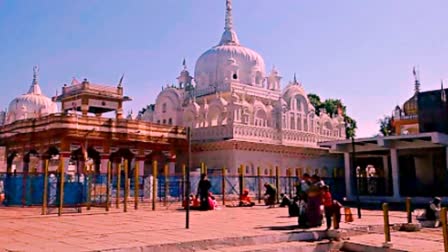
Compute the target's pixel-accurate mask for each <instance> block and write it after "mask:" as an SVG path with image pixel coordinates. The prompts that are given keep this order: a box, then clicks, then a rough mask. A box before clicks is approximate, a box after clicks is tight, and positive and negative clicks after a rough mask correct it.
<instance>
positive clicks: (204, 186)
mask: <svg viewBox="0 0 448 252" xmlns="http://www.w3.org/2000/svg"><path fill="white" fill-rule="evenodd" d="M211 187H212V184H211V183H210V180H208V178H207V174H205V173H202V174H201V180H199V184H198V195H197V196H196V197H197V198H199V199H200V202H201V210H204V211H207V210H209V208H210V204H209V200H208V196H209V190H210V188H211Z"/></svg>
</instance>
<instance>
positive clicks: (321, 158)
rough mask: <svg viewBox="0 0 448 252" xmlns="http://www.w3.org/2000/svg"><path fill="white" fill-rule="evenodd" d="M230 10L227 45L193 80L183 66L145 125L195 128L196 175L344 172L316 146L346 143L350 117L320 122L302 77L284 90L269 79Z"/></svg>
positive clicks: (208, 56)
mask: <svg viewBox="0 0 448 252" xmlns="http://www.w3.org/2000/svg"><path fill="white" fill-rule="evenodd" d="M226 5H227V8H226V18H225V28H224V33H223V34H222V36H221V40H220V42H219V44H218V45H216V46H214V47H212V48H211V49H209V50H207V51H206V52H205V53H203V54H202V55H201V56H200V57H199V59H198V60H197V62H196V67H195V73H194V75H195V76H194V78H193V77H192V76H191V75H190V73H189V72H188V70H187V67H186V64H185V60H184V63H183V67H184V68H183V70H182V71H181V73H180V76H179V77H178V78H177V80H178V84H177V86H174V85H173V86H168V87H166V88H164V89H163V90H162V92H161V93H160V94H159V95H158V96H157V99H156V102H155V104H152V105H149V106H147V108H145V109H143V111H142V112H141V113H140V115H139V118H140V119H141V120H146V121H152V122H155V123H160V124H169V125H182V126H189V127H191V128H192V140H193V141H194V143H195V145H194V148H193V165H194V166H196V167H197V166H198V165H199V163H200V162H205V163H206V164H207V165H208V167H209V170H210V169H221V167H223V166H225V167H227V168H228V169H229V172H231V173H235V172H236V169H237V167H239V166H240V165H244V166H245V167H246V172H247V173H248V174H255V173H256V167H258V166H260V167H261V168H262V169H263V170H264V173H265V174H267V173H268V171H269V170H270V169H272V168H273V167H275V166H278V167H280V168H281V169H282V170H284V169H286V168H303V171H304V172H305V171H306V172H309V173H313V174H314V173H316V172H318V173H320V174H321V175H324V176H325V174H324V173H328V172H330V169H333V168H336V166H338V167H340V166H342V164H341V160H339V159H338V158H337V157H332V156H330V155H329V154H328V152H327V151H326V150H323V149H321V148H319V147H318V145H317V143H318V142H322V141H330V140H337V139H345V124H344V120H343V117H342V116H341V115H329V114H327V113H326V112H325V111H323V110H322V111H319V112H318V113H317V114H316V111H315V108H314V107H313V106H312V105H311V103H310V101H309V100H308V97H307V94H306V92H305V90H304V88H303V86H302V85H301V83H299V82H298V81H297V79H296V77H295V76H294V79H293V81H291V82H289V84H288V85H287V86H286V87H285V88H284V89H281V79H282V77H281V76H280V75H279V72H278V71H277V70H276V69H275V68H273V69H272V70H271V71H270V73H269V74H266V68H265V63H264V60H263V58H262V57H261V55H260V54H258V53H257V52H255V51H253V50H251V49H249V48H247V47H244V46H243V45H241V44H240V41H239V39H238V36H237V34H236V32H235V30H234V28H233V21H232V2H231V0H226Z"/></svg>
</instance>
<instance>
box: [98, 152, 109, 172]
mask: <svg viewBox="0 0 448 252" xmlns="http://www.w3.org/2000/svg"><path fill="white" fill-rule="evenodd" d="M109 159H110V156H109V153H101V164H100V174H107V165H108V163H109Z"/></svg>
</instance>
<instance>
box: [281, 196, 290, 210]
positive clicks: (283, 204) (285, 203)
mask: <svg viewBox="0 0 448 252" xmlns="http://www.w3.org/2000/svg"><path fill="white" fill-rule="evenodd" d="M280 198H281V201H280V207H289V206H290V205H291V200H290V199H289V197H288V195H286V194H284V193H281V194H280Z"/></svg>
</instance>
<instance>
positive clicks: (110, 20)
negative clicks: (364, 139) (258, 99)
mask: <svg viewBox="0 0 448 252" xmlns="http://www.w3.org/2000/svg"><path fill="white" fill-rule="evenodd" d="M233 2H234V3H233V5H234V8H233V9H234V26H235V29H236V31H237V32H238V35H239V38H240V41H241V43H242V44H244V45H245V46H247V47H250V48H252V49H254V50H256V51H258V52H259V53H260V54H261V55H262V56H263V57H264V59H265V62H266V65H267V67H268V68H271V66H272V65H275V66H276V67H277V69H278V70H279V71H280V73H281V75H282V76H283V77H284V79H283V85H286V84H287V82H288V81H289V80H290V79H292V77H293V74H294V72H296V73H297V76H298V79H299V80H300V81H301V82H302V83H303V85H304V87H305V90H306V91H307V92H309V93H310V92H313V93H317V94H318V95H320V96H321V97H322V98H341V99H342V100H343V102H344V103H345V104H346V105H347V107H348V112H349V114H350V115H351V116H352V117H354V118H355V119H356V120H357V121H358V127H359V130H358V134H357V135H358V136H371V135H373V134H376V133H377V129H378V124H377V121H378V119H379V118H380V117H382V116H383V115H385V114H390V113H391V110H392V109H393V108H394V106H395V105H396V104H402V103H403V102H405V100H406V99H407V98H408V97H410V96H411V95H412V93H413V77H412V67H413V66H414V65H416V66H418V67H419V69H420V75H421V81H422V89H423V90H429V89H435V88H439V87H440V80H441V79H445V80H446V82H447V86H448V71H447V70H448V61H447V59H448V33H447V29H446V19H447V16H446V10H448V1H446V0H428V1H421V0H394V1H391V0H364V1H360V0H339V1H329V0H327V1H323V0H314V1H308V0H281V1H272V0H252V1H249V0H234V1H233ZM224 12H225V1H224V0H151V1H147V0H132V1H118V0H107V1H106V0H77V1H68V0H67V1H56V0H40V1H34V0H9V1H7V0H0V41H1V42H0V59H1V61H0V76H1V81H2V83H1V87H2V96H1V97H0V106H1V107H4V108H6V107H7V105H8V103H9V101H10V100H11V99H12V98H14V97H15V96H17V95H18V94H21V93H24V92H26V91H27V90H28V87H29V85H30V83H31V78H32V67H33V65H39V66H40V83H41V87H42V89H43V91H44V92H45V94H47V95H54V94H55V92H56V89H59V90H60V88H61V87H62V85H63V83H69V82H70V80H71V78H72V77H73V76H76V77H78V79H83V78H88V79H89V80H91V81H92V82H96V83H107V84H116V83H117V82H118V80H119V78H120V76H121V74H122V73H125V74H126V76H125V84H124V86H125V92H126V94H127V95H129V96H131V97H133V98H134V101H133V102H130V103H128V104H127V105H126V110H130V109H133V110H134V111H137V110H139V109H140V108H142V107H143V106H145V105H146V104H149V103H152V102H153V101H154V100H155V98H156V95H157V93H158V92H159V91H160V90H161V86H162V85H165V84H166V83H174V82H175V81H176V79H175V78H176V77H177V76H178V74H179V71H180V70H181V63H182V59H183V58H184V57H185V58H186V60H187V64H188V66H189V69H190V70H191V72H193V71H192V70H193V69H194V63H195V61H196V59H197V58H198V57H199V56H200V54H201V53H203V52H204V51H205V50H207V49H208V48H210V47H212V46H213V45H216V44H217V43H218V42H219V39H220V36H221V33H222V31H223V27H224ZM59 92H60V91H59Z"/></svg>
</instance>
